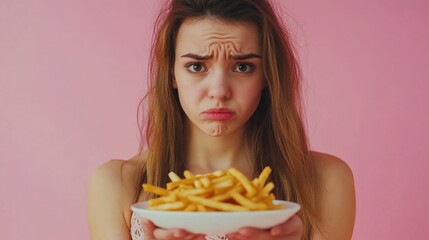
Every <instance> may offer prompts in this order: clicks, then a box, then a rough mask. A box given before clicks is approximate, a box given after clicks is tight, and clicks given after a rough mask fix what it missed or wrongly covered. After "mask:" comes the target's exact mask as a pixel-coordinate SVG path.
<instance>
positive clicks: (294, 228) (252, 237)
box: [228, 215, 304, 240]
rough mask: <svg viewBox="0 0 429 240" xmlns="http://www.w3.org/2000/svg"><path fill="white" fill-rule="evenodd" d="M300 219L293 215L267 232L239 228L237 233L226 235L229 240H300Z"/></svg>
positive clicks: (301, 228)
mask: <svg viewBox="0 0 429 240" xmlns="http://www.w3.org/2000/svg"><path fill="white" fill-rule="evenodd" d="M303 228H304V226H303V224H302V221H301V219H300V218H299V217H298V216H297V215H294V216H292V217H291V218H290V219H289V220H288V221H286V222H284V223H282V224H279V225H276V226H274V227H272V228H271V229H268V230H262V229H257V228H250V227H246V228H241V229H240V230H238V231H237V232H234V233H231V234H228V239H229V240H244V239H246V240H270V239H276V240H280V239H281V240H300V239H301V235H302V232H303Z"/></svg>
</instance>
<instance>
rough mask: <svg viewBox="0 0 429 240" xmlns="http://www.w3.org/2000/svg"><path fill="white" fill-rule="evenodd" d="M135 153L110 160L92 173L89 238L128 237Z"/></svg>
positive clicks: (135, 162) (89, 186)
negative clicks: (124, 157) (131, 155)
mask: <svg viewBox="0 0 429 240" xmlns="http://www.w3.org/2000/svg"><path fill="white" fill-rule="evenodd" d="M138 161H139V159H138V158H137V157H134V158H132V159H129V160H110V161H108V162H106V163H105V164H103V165H101V166H100V167H98V168H97V169H96V170H95V171H94V172H93V174H92V175H91V178H90V181H89V185H88V192H87V208H88V221H89V227H90V233H91V239H129V238H130V235H129V225H130V210H129V207H130V205H131V204H132V203H133V201H134V198H135V183H136V176H137V172H136V170H137V168H138Z"/></svg>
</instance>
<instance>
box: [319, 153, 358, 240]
mask: <svg viewBox="0 0 429 240" xmlns="http://www.w3.org/2000/svg"><path fill="white" fill-rule="evenodd" d="M313 158H314V161H315V163H316V166H317V167H316V168H317V171H318V172H319V175H320V178H321V192H320V198H319V199H320V201H321V215H320V223H321V225H320V231H315V233H314V236H313V239H314V240H322V239H323V240H325V239H336V240H349V239H351V238H352V235H353V227H354V222H355V214H356V199H355V188H354V180H353V173H352V171H351V169H350V168H349V166H348V165H347V164H346V163H345V162H344V161H342V160H341V159H339V158H336V157H334V156H331V155H328V154H323V153H313Z"/></svg>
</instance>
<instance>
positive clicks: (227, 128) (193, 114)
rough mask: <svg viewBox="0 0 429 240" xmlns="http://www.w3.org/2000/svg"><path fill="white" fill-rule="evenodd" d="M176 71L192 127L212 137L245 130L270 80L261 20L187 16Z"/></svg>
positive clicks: (177, 48)
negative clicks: (264, 65) (266, 75)
mask: <svg viewBox="0 0 429 240" xmlns="http://www.w3.org/2000/svg"><path fill="white" fill-rule="evenodd" d="M174 76H175V79H174V82H173V87H175V88H177V91H178V94H179V100H180V104H181V106H182V108H183V110H184V112H185V114H186V116H187V121H188V125H189V126H190V127H191V129H194V130H200V131H202V132H204V133H206V134H208V135H210V136H226V135H229V134H233V133H237V132H242V131H243V130H244V126H245V124H246V122H247V121H248V120H249V118H250V117H251V116H252V114H253V113H254V111H255V110H256V108H257V106H258V104H259V101H260V98H261V93H262V90H263V88H264V84H265V83H264V79H263V71H262V59H261V46H260V41H259V37H258V29H257V27H256V25H253V24H251V23H243V22H239V23H236V22H234V23H231V22H224V21H220V20H216V19H213V18H199V19H188V20H186V21H185V22H184V23H183V24H182V25H181V27H180V29H179V32H178V35H177V42H176V50H175V63H174Z"/></svg>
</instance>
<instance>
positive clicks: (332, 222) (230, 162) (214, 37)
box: [88, 19, 355, 240]
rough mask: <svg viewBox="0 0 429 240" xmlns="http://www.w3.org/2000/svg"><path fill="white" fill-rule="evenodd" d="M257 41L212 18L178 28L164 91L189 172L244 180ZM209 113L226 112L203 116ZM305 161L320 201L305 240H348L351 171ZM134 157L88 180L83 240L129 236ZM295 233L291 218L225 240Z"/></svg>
mask: <svg viewBox="0 0 429 240" xmlns="http://www.w3.org/2000/svg"><path fill="white" fill-rule="evenodd" d="M257 36H258V32H257V28H256V27H255V26H253V25H251V24H246V23H234V24H231V23H228V24H227V23H225V22H221V21H218V20H214V19H198V21H195V19H191V20H188V21H185V22H184V23H183V24H182V27H181V28H180V30H179V34H178V38H177V45H176V59H175V65H174V73H175V80H174V81H173V84H172V88H176V89H177V91H178V93H179V99H180V104H181V105H182V107H183V109H184V111H185V113H186V115H187V120H186V123H187V128H186V130H187V132H188V134H187V135H188V136H189V137H188V139H186V141H187V145H188V146H189V147H188V149H187V151H188V159H187V169H189V170H190V171H191V172H193V173H196V174H198V173H201V174H203V173H207V172H212V171H214V170H219V169H224V170H226V169H228V168H230V167H235V168H237V169H239V170H240V171H242V172H243V173H244V174H245V175H247V177H251V172H252V171H251V166H249V164H248V163H247V162H248V161H247V158H246V154H245V153H244V152H243V149H244V147H243V146H244V142H243V133H244V126H245V123H246V122H247V120H248V119H249V118H250V116H251V115H252V114H253V112H254V111H255V109H256V107H257V105H258V103H259V99H260V96H261V91H262V90H263V88H264V87H265V82H264V79H263V77H262V69H261V66H262V62H261V59H260V58H259V57H258V56H260V54H261V49H260V43H259V40H258V37H257ZM237 56H245V57H246V59H238V58H237ZM213 108H215V109H218V108H222V109H224V110H225V109H226V110H227V112H228V113H227V114H223V113H220V114H218V113H214V114H212V113H209V114H207V109H213ZM225 116H226V117H225ZM219 117H220V120H219V119H218V118H219ZM311 157H312V159H313V161H314V164H315V167H316V170H317V173H318V176H319V178H320V179H319V182H320V183H321V188H320V191H319V192H318V196H317V197H318V199H319V200H320V202H321V204H322V205H321V206H322V208H321V213H320V214H321V218H320V220H321V226H320V227H321V228H320V231H316V232H315V233H314V236H313V239H314V240H320V239H339V240H342V239H351V235H352V232H353V225H354V218H355V193H354V183H353V175H352V172H351V170H350V168H349V167H348V166H347V165H346V164H345V163H344V162H343V161H342V160H341V159H339V158H336V157H334V156H331V155H328V154H323V153H316V152H312V155H311ZM138 159H145V153H143V154H142V155H141V156H136V157H134V158H132V159H130V160H127V161H122V160H112V161H110V162H108V163H106V164H104V165H102V166H101V167H100V168H99V169H97V170H96V171H95V172H94V174H93V175H92V177H91V180H90V184H89V189H88V220H89V225H90V233H91V239H100V240H101V239H103V240H109V239H130V233H129V229H130V219H131V211H130V208H129V207H130V205H131V204H133V203H134V201H133V200H134V199H133V196H134V192H135V189H134V188H135V185H134V184H135V181H136V178H137V176H136V175H135V174H136V173H135V169H136V167H137V162H138V161H139V160H138ZM144 200H145V199H144V198H143V197H140V199H139V201H144ZM142 225H143V229H144V232H145V240H146V239H148V240H154V239H156V240H167V239H168V240H170V239H204V236H203V235H199V234H193V233H189V232H186V231H184V230H181V229H161V228H158V227H157V226H155V225H154V224H153V223H151V222H150V221H148V220H143V223H142ZM302 231H303V224H302V221H301V219H300V218H299V217H298V216H296V215H295V216H293V217H292V218H291V219H289V220H288V221H286V222H284V223H282V224H279V225H277V226H274V227H272V228H271V229H265V230H261V229H255V228H242V229H239V230H238V231H237V232H234V233H230V234H228V238H229V239H237V240H240V239H248V240H257V239H264V240H270V239H282V240H298V239H300V238H301V235H302ZM325 237H326V238H325Z"/></svg>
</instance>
